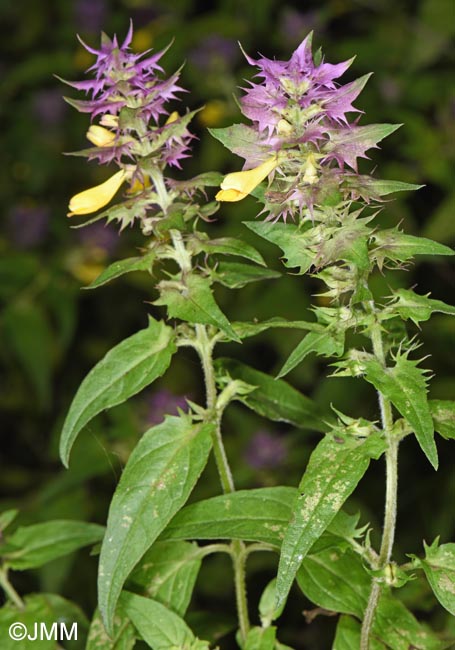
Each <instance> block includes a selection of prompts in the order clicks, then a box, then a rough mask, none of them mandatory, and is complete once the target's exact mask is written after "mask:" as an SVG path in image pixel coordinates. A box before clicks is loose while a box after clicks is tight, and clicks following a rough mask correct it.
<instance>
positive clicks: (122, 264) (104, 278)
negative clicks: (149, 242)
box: [84, 251, 156, 289]
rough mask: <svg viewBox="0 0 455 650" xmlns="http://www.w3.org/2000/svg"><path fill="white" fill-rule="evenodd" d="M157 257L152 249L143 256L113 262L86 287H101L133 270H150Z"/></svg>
mask: <svg viewBox="0 0 455 650" xmlns="http://www.w3.org/2000/svg"><path fill="white" fill-rule="evenodd" d="M155 258H156V254H155V253H154V252H153V251H151V252H150V253H147V254H146V255H143V256H142V257H128V258H127V259H125V260H120V261H118V262H113V264H110V265H109V266H108V267H107V268H106V269H104V271H101V273H100V274H99V276H98V277H97V278H96V279H95V280H93V282H92V283H91V284H89V285H88V287H84V288H85V289H96V288H97V287H101V286H102V285H103V284H107V283H108V282H111V280H115V279H116V278H119V277H120V276H122V275H125V273H132V272H133V271H150V270H151V268H152V266H153V262H154V261H155Z"/></svg>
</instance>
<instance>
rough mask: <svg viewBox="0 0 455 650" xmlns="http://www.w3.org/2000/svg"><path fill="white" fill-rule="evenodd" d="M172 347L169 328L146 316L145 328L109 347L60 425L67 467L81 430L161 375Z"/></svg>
mask: <svg viewBox="0 0 455 650" xmlns="http://www.w3.org/2000/svg"><path fill="white" fill-rule="evenodd" d="M175 350H176V346H175V343H174V333H173V330H172V328H170V327H168V326H167V325H165V324H164V323H163V322H161V321H156V320H154V319H153V318H151V317H149V324H148V327H147V328H146V329H143V330H141V331H140V332H137V333H136V334H133V336H130V337H129V338H127V339H125V340H124V341H122V342H121V343H119V344H118V345H116V346H115V347H114V348H112V350H110V351H109V352H108V353H107V354H106V356H105V357H104V359H102V360H101V361H100V362H99V363H98V364H97V365H96V366H95V367H94V368H93V369H92V370H91V371H90V372H89V374H88V375H87V377H86V378H85V379H84V381H83V382H82V384H81V385H80V387H79V390H78V391H77V393H76V396H75V398H74V400H73V402H72V404H71V407H70V410H69V412H68V415H67V416H66V420H65V423H64V425H63V431H62V436H61V439H60V456H61V459H62V461H63V464H64V465H65V466H66V467H67V466H68V460H69V455H70V451H71V447H72V446H73V443H74V441H75V440H76V438H77V435H78V434H79V432H80V431H81V429H82V428H83V427H84V426H85V425H86V424H87V423H88V422H89V421H90V420H91V419H92V418H94V417H95V415H98V413H101V411H104V410H105V409H108V408H111V407H112V406H116V405H117V404H121V403H122V402H124V401H126V400H127V399H128V398H129V397H132V396H133V395H135V394H136V393H138V392H139V391H141V390H142V389H143V388H145V387H146V386H148V385H149V384H151V383H152V382H153V381H154V380H155V379H156V378H157V377H160V376H161V375H162V374H163V373H164V372H165V370H166V369H167V368H168V366H169V364H170V362H171V358H172V355H173V354H174V352H175Z"/></svg>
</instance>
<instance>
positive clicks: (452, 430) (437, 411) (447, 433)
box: [428, 399, 455, 440]
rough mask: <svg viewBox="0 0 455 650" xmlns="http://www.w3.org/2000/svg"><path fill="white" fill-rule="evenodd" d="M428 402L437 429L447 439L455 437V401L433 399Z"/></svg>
mask: <svg viewBox="0 0 455 650" xmlns="http://www.w3.org/2000/svg"><path fill="white" fill-rule="evenodd" d="M428 404H429V406H430V411H431V416H432V418H433V423H434V428H435V430H436V431H437V432H438V433H440V434H441V436H442V437H443V438H446V439H447V440H450V439H452V440H453V439H455V402H452V401H450V400H442V399H433V400H430V401H429V402H428Z"/></svg>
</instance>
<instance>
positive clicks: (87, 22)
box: [74, 0, 106, 32]
mask: <svg viewBox="0 0 455 650" xmlns="http://www.w3.org/2000/svg"><path fill="white" fill-rule="evenodd" d="M74 20H75V22H76V26H77V29H79V30H81V31H83V32H99V31H101V30H102V28H103V25H104V23H105V22H106V0H76V2H75V3H74Z"/></svg>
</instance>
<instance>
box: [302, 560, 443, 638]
mask: <svg viewBox="0 0 455 650" xmlns="http://www.w3.org/2000/svg"><path fill="white" fill-rule="evenodd" d="M297 581H298V584H299V587H300V588H301V589H302V591H303V593H304V594H305V595H306V596H307V597H308V598H309V599H310V600H311V601H312V602H313V603H315V604H316V605H318V606H319V607H323V608H324V609H328V610H332V611H334V612H340V613H343V614H352V615H354V616H356V617H357V618H359V619H361V620H362V619H363V617H364V612H365V608H366V606H367V603H368V597H369V594H370V590H371V575H370V574H369V573H368V572H367V570H366V568H365V566H364V563H363V559H362V557H361V556H360V555H358V554H357V553H355V552H354V551H353V550H351V549H348V550H345V551H342V550H341V551H340V550H338V549H333V548H331V549H326V550H323V551H321V552H320V553H316V554H313V555H308V556H307V557H306V558H305V560H304V561H303V563H302V566H301V568H300V570H299V572H298V575H297ZM372 637H373V638H374V639H376V640H377V641H378V642H381V643H383V644H384V645H385V646H386V647H387V648H393V650H409V648H411V647H412V648H415V649H416V650H443V648H444V647H447V646H446V645H445V644H443V643H441V641H440V640H439V639H438V638H437V636H436V634H434V633H433V632H431V631H430V630H428V628H427V627H426V626H424V625H422V624H420V623H419V621H417V620H416V619H415V618H414V616H413V615H412V614H411V612H409V611H408V610H407V609H406V607H405V605H403V603H402V602H401V601H399V600H397V599H396V598H394V597H393V596H392V595H391V593H390V591H389V590H388V589H387V588H383V591H382V595H381V597H380V599H379V603H378V607H377V609H376V613H375V617H374V621H373V627H372ZM354 638H355V636H354ZM335 647H336V646H335ZM347 647H349V648H357V647H358V646H356V645H352V646H347ZM347 647H346V650H347ZM377 647H378V648H381V645H379V646H377ZM372 648H375V646H374V645H372ZM340 649H342V650H344V647H343V646H342V645H341V646H340Z"/></svg>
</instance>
